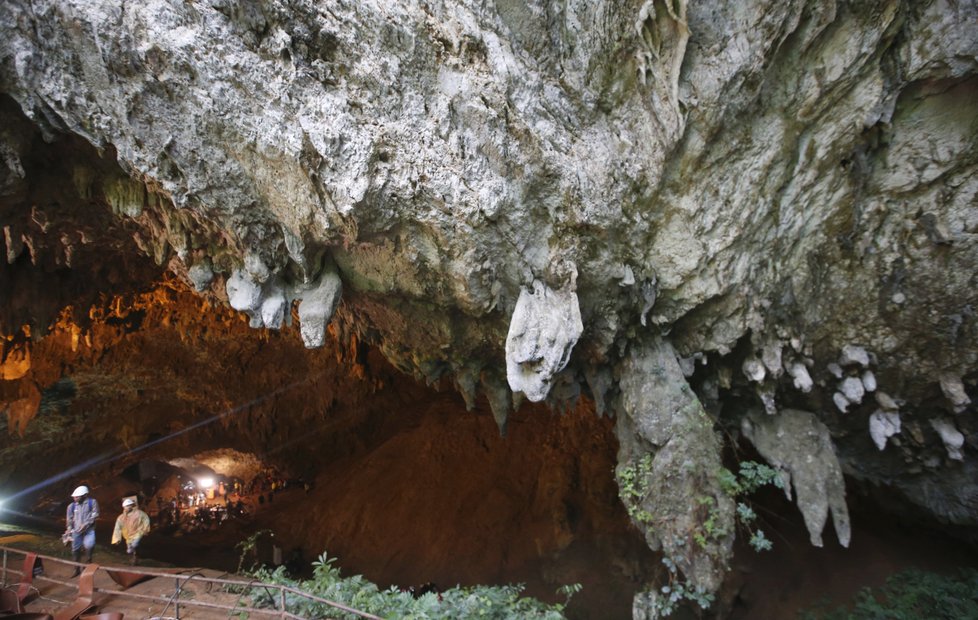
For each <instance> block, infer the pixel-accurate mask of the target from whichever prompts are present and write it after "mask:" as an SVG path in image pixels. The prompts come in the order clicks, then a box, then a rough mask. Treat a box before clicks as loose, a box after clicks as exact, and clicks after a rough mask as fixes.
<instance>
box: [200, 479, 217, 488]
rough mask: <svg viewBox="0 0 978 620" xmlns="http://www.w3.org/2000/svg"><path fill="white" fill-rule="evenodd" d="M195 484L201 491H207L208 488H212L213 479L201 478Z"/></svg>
mask: <svg viewBox="0 0 978 620" xmlns="http://www.w3.org/2000/svg"><path fill="white" fill-rule="evenodd" d="M197 484H199V485H200V488H202V489H209V488H211V487H213V486H214V479H213V478H201V479H200V480H198V481H197Z"/></svg>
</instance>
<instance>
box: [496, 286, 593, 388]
mask: <svg viewBox="0 0 978 620" xmlns="http://www.w3.org/2000/svg"><path fill="white" fill-rule="evenodd" d="M583 329H584V328H583V325H582V324H581V310H580V308H579V307H578V304H577V294H576V293H575V292H574V291H572V290H564V289H561V290H560V291H554V290H552V289H550V288H549V287H548V286H547V285H546V284H544V283H542V282H540V281H535V282H534V283H533V290H532V292H531V291H530V290H528V289H523V291H522V292H521V293H520V297H519V299H518V300H517V302H516V308H515V309H514V310H513V317H512V320H511V321H510V324H509V334H508V335H507V336H506V380H507V381H508V382H509V387H510V389H512V390H513V391H514V392H522V393H523V394H525V395H526V397H527V398H528V399H529V400H530V401H532V402H540V401H542V400H543V399H545V398H546V397H547V393H548V392H549V391H550V382H551V381H552V380H553V377H554V375H555V374H557V373H558V372H560V371H561V370H563V368H564V366H566V365H567V362H568V360H569V359H570V355H571V351H572V350H573V349H574V345H575V344H576V343H577V339H578V338H579V337H580V336H581V331H582V330H583Z"/></svg>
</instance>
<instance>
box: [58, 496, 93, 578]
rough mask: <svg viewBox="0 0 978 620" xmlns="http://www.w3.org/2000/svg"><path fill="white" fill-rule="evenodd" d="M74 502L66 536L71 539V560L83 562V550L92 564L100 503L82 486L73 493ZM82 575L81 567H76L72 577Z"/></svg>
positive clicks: (69, 505)
mask: <svg viewBox="0 0 978 620" xmlns="http://www.w3.org/2000/svg"><path fill="white" fill-rule="evenodd" d="M71 499H72V502H71V503H70V504H68V511H67V513H66V515H65V525H66V527H67V529H66V530H65V535H66V536H70V537H71V559H72V560H74V561H75V562H81V556H82V549H84V550H85V553H86V558H85V561H86V562H87V563H89V564H91V562H92V550H93V549H95V520H96V519H98V502H97V501H96V500H95V498H93V497H89V496H88V487H87V486H85V485H82V486H80V487H78V488H77V489H75V490H74V491H73V492H72V493H71ZM80 574H81V567H80V566H76V567H75V572H74V574H72V577H77V576H78V575H80Z"/></svg>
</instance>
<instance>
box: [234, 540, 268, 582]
mask: <svg viewBox="0 0 978 620" xmlns="http://www.w3.org/2000/svg"><path fill="white" fill-rule="evenodd" d="M265 534H268V535H269V536H274V535H275V534H273V533H272V530H258V531H257V532H255V533H254V534H252V535H251V536H249V537H248V538H245V539H244V540H242V541H241V542H239V543H238V544H237V545H235V546H234V548H235V549H239V550H240V551H241V555H240V556H238V570H237V571H236V572H237V573H239V574H240V573H241V572H242V570H243V568H244V563H245V558H246V557H247V556H248V555H251V556H252V557H253V558H254V562H252V564H251V567H250V568H249V569H248V570H254V569H255V567H256V565H257V564H258V539H259V538H261V537H262V536H264V535H265Z"/></svg>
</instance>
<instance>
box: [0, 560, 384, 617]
mask: <svg viewBox="0 0 978 620" xmlns="http://www.w3.org/2000/svg"><path fill="white" fill-rule="evenodd" d="M0 551H2V554H3V563H2V568H0V582H2V585H3V587H6V586H7V585H8V584H7V574H8V573H16V574H17V575H20V576H21V579H23V571H21V570H18V569H14V568H11V567H10V566H9V561H8V556H9V554H11V553H12V554H18V555H20V556H26V555H27V553H28V552H26V551H22V550H20V549H15V548H13V547H4V546H0ZM37 557H38V559H41V560H43V561H44V562H53V563H55V564H63V565H67V566H72V567H85V566H87V565H86V564H79V563H77V562H72V561H70V560H65V559H63V558H57V557H54V556H49V555H40V554H38V555H37ZM97 566H98V567H97V570H96V573H97V572H98V571H106V572H116V573H129V574H131V575H141V576H146V577H151V578H159V579H172V580H174V591H173V595H172V596H163V595H151V594H140V593H137V592H129V591H127V590H109V589H106V588H97V587H96V588H94V589H93V592H95V593H98V594H105V595H109V596H113V597H121V598H131V599H142V600H151V601H154V602H156V603H160V604H163V605H164V607H163V610H162V611H161V612H160V613H159V614H157V616H156V617H158V618H162V617H163V614H164V613H165V612H166V611H167V610H168V609H170V607H171V605H172V607H173V616H170V617H172V618H176V620H179V619H180V607H181V606H188V607H203V608H210V609H221V610H225V611H227V612H228V617H231V616H232V615H234V614H239V613H242V612H244V613H248V614H257V615H262V616H271V617H277V618H283V619H289V620H307V618H306V617H305V616H298V615H296V614H293V613H290V612H289V611H288V597H287V595H288V594H291V595H294V596H296V597H299V598H303V599H306V600H308V601H310V602H315V603H320V604H322V605H326V606H327V607H331V608H333V609H335V610H337V611H342V612H345V613H347V614H352V615H354V616H358V617H360V618H367V619H368V620H383V619H382V618H380V617H379V616H375V615H373V614H369V613H367V612H364V611H359V610H357V609H353V608H352V607H348V606H346V605H343V604H342V603H337V602H336V601H331V600H329V599H325V598H321V597H319V596H315V595H313V594H309V593H308V592H303V591H302V590H296V589H295V588H291V587H289V586H285V585H281V584H275V583H264V582H261V581H256V580H247V581H246V580H241V579H222V578H218V577H205V576H203V575H201V574H197V573H191V574H187V575H181V574H177V573H173V572H165V571H153V570H147V569H144V568H140V567H136V566H125V567H122V566H102V565H97ZM185 570H195V569H185ZM34 579H35V580H37V581H45V582H50V583H55V584H58V585H61V586H67V587H72V588H74V587H77V583H72V582H70V581H62V580H60V579H55V578H53V577H49V576H47V575H45V574H38V575H35V576H34ZM188 583H205V584H208V586H207V587H208V591H209V588H210V584H219V585H221V586H231V587H234V588H242V593H241V597H244V593H245V592H250V591H251V590H256V589H262V590H265V593H266V596H267V597H268V598H269V599H271V600H272V601H274V602H275V604H276V607H275V609H269V608H267V607H264V608H263V607H250V606H243V605H227V604H224V603H212V602H207V601H195V600H193V599H187V598H182V597H181V593H182V592H183V591H184V589H185V588H186V585H187V584H188ZM240 601H241V598H239V603H240Z"/></svg>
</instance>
